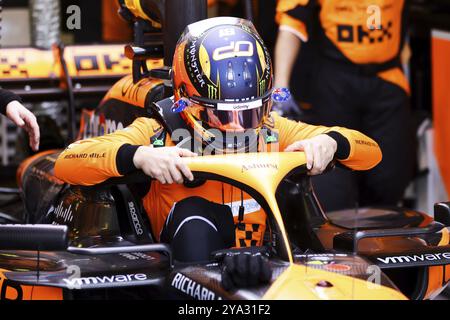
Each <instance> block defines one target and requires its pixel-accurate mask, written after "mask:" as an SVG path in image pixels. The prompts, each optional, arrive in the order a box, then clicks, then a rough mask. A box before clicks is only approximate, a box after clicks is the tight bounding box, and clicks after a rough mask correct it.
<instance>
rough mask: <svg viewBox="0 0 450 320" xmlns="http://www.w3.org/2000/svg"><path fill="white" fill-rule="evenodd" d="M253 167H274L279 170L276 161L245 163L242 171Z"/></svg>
mask: <svg viewBox="0 0 450 320" xmlns="http://www.w3.org/2000/svg"><path fill="white" fill-rule="evenodd" d="M253 169H274V170H278V165H277V164H275V163H251V164H243V165H242V169H241V172H245V171H248V170H253Z"/></svg>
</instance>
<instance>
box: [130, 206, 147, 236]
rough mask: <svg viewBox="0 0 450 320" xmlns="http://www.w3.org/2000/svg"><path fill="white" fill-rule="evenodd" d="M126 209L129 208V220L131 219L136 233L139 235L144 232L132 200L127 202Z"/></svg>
mask: <svg viewBox="0 0 450 320" xmlns="http://www.w3.org/2000/svg"><path fill="white" fill-rule="evenodd" d="M128 209H129V210H130V215H131V220H132V221H133V226H134V231H135V232H136V234H137V235H139V236H141V235H143V234H144V230H143V229H142V225H141V222H140V221H139V218H138V216H137V213H136V207H135V205H134V203H133V202H132V201H129V202H128Z"/></svg>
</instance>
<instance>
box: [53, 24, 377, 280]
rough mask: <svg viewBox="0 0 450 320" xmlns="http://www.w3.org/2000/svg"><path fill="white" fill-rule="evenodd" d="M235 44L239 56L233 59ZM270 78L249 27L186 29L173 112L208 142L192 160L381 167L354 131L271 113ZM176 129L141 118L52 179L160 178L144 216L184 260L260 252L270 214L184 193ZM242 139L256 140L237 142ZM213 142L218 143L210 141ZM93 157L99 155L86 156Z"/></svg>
mask: <svg viewBox="0 0 450 320" xmlns="http://www.w3.org/2000/svg"><path fill="white" fill-rule="evenodd" d="M230 43H234V44H235V43H239V44H240V45H241V47H240V48H238V49H235V47H233V48H232V50H233V51H231V52H230ZM271 70H272V67H271V60H270V57H269V55H268V52H267V50H266V48H265V46H264V44H263V42H262V40H261V38H260V37H259V35H258V34H257V32H256V30H255V29H254V27H253V25H252V24H251V23H250V22H247V21H245V20H240V19H234V18H225V19H224V18H214V19H208V20H204V21H200V22H197V23H195V24H193V25H190V26H188V28H187V29H186V31H185V33H184V34H183V36H182V38H181V39H180V41H179V42H178V45H177V48H176V50H175V56H174V65H173V88H174V93H175V95H174V99H175V101H177V103H175V104H174V106H173V107H172V111H173V112H174V113H173V115H174V116H177V117H178V118H177V119H178V120H179V121H178V123H180V126H181V127H182V128H183V127H186V128H188V129H189V130H191V132H192V137H193V139H197V138H199V137H200V138H201V139H202V140H201V142H202V143H201V144H200V146H201V149H200V150H193V149H191V150H192V151H195V152H196V153H198V154H202V151H203V150H205V149H206V148H210V147H211V146H214V149H215V150H216V152H219V151H220V152H236V151H238V152H239V151H241V152H245V151H248V150H267V149H268V147H270V149H271V148H276V149H279V150H284V151H304V152H305V153H306V157H307V167H308V169H309V170H310V173H311V174H319V173H321V172H322V171H323V170H324V169H325V168H326V167H327V165H328V164H329V163H330V161H332V160H333V159H334V158H336V159H338V160H339V161H340V162H341V163H342V164H343V165H345V166H348V167H349V168H352V169H355V170H365V169H370V168H372V167H374V166H375V165H376V164H377V163H378V162H379V161H380V160H381V152H380V149H379V148H378V145H377V144H376V142H375V141H373V140H372V139H370V138H368V137H367V136H365V135H363V134H361V133H359V132H357V131H354V130H349V129H345V128H341V127H330V128H329V127H323V126H312V125H308V124H304V123H298V122H294V121H291V120H288V119H285V118H282V117H280V116H278V115H277V114H274V113H270V114H269V111H270V108H271V105H272V100H271V94H272V73H271ZM167 100H169V99H166V100H163V102H160V103H161V104H162V103H164V101H167ZM170 106H172V102H170ZM245 106H247V107H245ZM236 110H240V111H236ZM178 112H179V113H178ZM200 120H201V121H202V122H199V121H200ZM170 126H171V124H170V123H168V124H167V125H165V126H163V125H162V124H161V123H158V122H157V121H156V120H154V119H149V118H138V119H136V120H135V121H134V122H133V124H131V125H130V126H129V127H127V128H125V129H124V130H119V131H116V132H114V133H112V134H109V135H106V136H102V137H97V138H92V139H88V140H82V141H79V142H77V143H73V144H72V145H70V146H69V147H68V148H67V149H66V150H65V151H63V152H62V153H61V154H60V156H59V157H58V159H57V161H56V164H55V175H56V176H57V177H58V178H60V179H62V180H64V181H65V182H67V183H70V184H76V185H93V184H98V183H100V182H102V181H104V180H106V179H108V178H110V177H118V176H122V175H125V174H127V173H130V172H132V171H135V170H137V169H140V170H142V171H143V172H144V173H146V174H147V175H149V176H150V177H153V178H155V179H156V180H154V181H152V182H151V185H150V188H149V190H148V191H146V192H145V194H143V204H144V208H145V210H146V212H147V214H148V215H149V219H150V221H151V225H152V229H153V234H154V235H155V236H156V237H158V240H160V241H162V242H167V243H171V245H172V248H173V252H174V257H175V258H176V259H178V260H182V261H199V260H207V259H208V257H209V254H210V252H212V251H214V250H218V249H223V248H229V247H233V246H238V247H245V246H259V245H261V244H262V240H263V234H264V231H265V225H266V215H265V213H264V211H263V210H262V209H261V207H260V206H259V205H258V204H257V203H256V201H255V200H253V199H252V198H251V197H250V196H249V195H248V194H246V193H244V192H241V190H239V189H237V188H235V187H232V186H231V185H228V184H225V183H222V182H218V181H206V182H204V183H202V184H197V185H195V186H192V185H191V186H189V187H187V186H186V184H183V176H184V177H186V178H187V179H188V180H192V179H193V176H192V173H191V172H190V171H189V169H188V167H187V166H186V164H185V163H184V162H183V158H184V157H192V156H195V155H196V153H193V152H192V151H189V150H186V149H181V148H178V147H175V146H174V144H175V143H174V141H173V140H172V138H173V137H172V136H171V135H170V133H169V132H168V130H166V129H165V128H166V127H170ZM213 129H214V130H213ZM217 130H220V132H223V133H224V138H223V137H219V136H218V135H217ZM244 130H246V132H245V134H246V136H247V137H250V138H249V139H247V140H242V141H244V142H242V141H241V139H236V140H235V139H234V138H235V137H236V135H238V137H239V133H242V132H243V131H244ZM213 131H216V134H215V135H214V133H213ZM262 132H264V135H263V134H262ZM251 133H254V134H255V137H256V139H252V138H251ZM211 135H214V137H215V139H207V138H206V137H207V136H211ZM229 137H231V138H229ZM267 137H271V138H270V139H267ZM241 142H242V143H241ZM194 145H195V144H194ZM190 147H192V145H190ZM192 148H193V147H192ZM253 148H255V149H253ZM271 150H272V149H271ZM93 154H95V155H100V156H95V157H90V156H89V155H93ZM175 183H176V184H175ZM242 203H245V204H246V205H245V206H243V207H242V209H244V210H243V211H242V212H241V210H242V209H240V208H239V206H240V205H241V204H242ZM206 239H208V240H206ZM254 272H256V273H257V271H254Z"/></svg>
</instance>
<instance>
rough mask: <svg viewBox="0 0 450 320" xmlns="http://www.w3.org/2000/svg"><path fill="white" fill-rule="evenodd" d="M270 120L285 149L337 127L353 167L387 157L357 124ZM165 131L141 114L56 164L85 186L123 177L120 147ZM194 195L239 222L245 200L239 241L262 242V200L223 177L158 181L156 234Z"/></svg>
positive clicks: (150, 204)
mask: <svg viewBox="0 0 450 320" xmlns="http://www.w3.org/2000/svg"><path fill="white" fill-rule="evenodd" d="M265 126H266V127H267V128H270V129H271V130H272V131H273V132H277V134H278V142H276V143H277V147H278V150H280V151H281V150H284V149H285V148H286V147H287V146H288V145H290V144H292V143H293V142H295V141H298V140H302V139H308V138H312V137H314V136H317V135H319V134H322V133H328V134H331V133H333V134H337V135H338V136H339V137H341V139H342V140H345V144H346V146H347V149H348V150H347V152H346V157H345V158H343V159H339V158H338V160H339V161H340V162H341V163H342V164H344V165H345V166H347V167H349V168H350V169H354V170H367V169H370V168H372V167H374V166H376V165H377V164H378V163H379V162H380V161H381V151H380V149H379V147H378V144H377V143H376V142H375V141H373V140H372V139H370V138H369V137H367V136H365V135H363V134H361V133H360V132H358V131H355V130H349V129H346V128H341V127H330V128H328V127H323V126H312V125H308V124H305V123H301V122H295V121H291V120H288V119H286V118H282V117H280V116H278V115H277V114H275V113H271V115H270V117H269V118H268V119H266V121H265ZM162 132H165V130H164V129H163V127H162V126H161V125H160V124H159V123H158V122H157V121H156V120H154V119H150V118H137V119H136V120H135V121H134V122H133V123H132V124H131V125H130V126H128V127H127V128H125V129H123V130H118V131H116V132H114V133H111V134H108V135H105V136H100V137H95V138H91V139H86V140H80V141H77V142H75V143H72V144H71V145H70V146H69V147H67V149H66V150H64V151H63V152H62V153H61V154H60V155H59V157H58V159H57V161H56V164H55V175H56V176H57V177H58V178H60V179H62V180H63V181H65V182H67V183H69V184H73V185H84V186H89V185H95V184H98V183H101V182H102V181H105V180H106V179H108V178H111V177H119V176H121V173H120V172H119V169H118V165H117V157H118V153H119V149H121V147H123V146H124V145H126V144H128V145H131V146H141V145H147V146H148V145H151V144H152V143H153V142H154V141H155V139H157V138H158V137H160V136H161V133H162ZM164 139H165V145H166V146H173V145H174V144H173V142H172V140H171V138H170V136H169V134H166V135H165V138H164ZM339 143H342V142H338V146H339ZM271 149H272V150H273V148H271ZM133 154H134V153H133ZM133 154H131V155H130V154H129V155H128V156H129V157H130V158H131V159H129V160H128V161H132V156H133ZM191 196H200V197H203V198H205V199H207V200H209V201H213V202H216V203H219V204H226V205H229V206H230V207H231V209H232V212H233V215H234V219H235V222H236V221H237V216H238V207H239V206H240V205H241V200H243V201H244V208H245V211H244V220H243V225H244V226H245V228H242V227H241V228H237V229H236V246H240V247H243V246H250V245H261V243H262V240H263V235H264V231H265V225H266V222H265V221H266V216H265V213H264V212H263V210H262V209H261V207H260V206H259V204H258V203H256V201H255V200H253V199H252V198H251V197H250V196H249V195H248V194H246V193H243V194H242V196H243V198H241V191H240V190H239V189H237V188H236V187H232V186H231V185H228V184H226V183H222V182H218V181H206V182H205V183H204V184H202V185H200V186H197V187H193V188H192V187H189V188H187V187H185V186H183V185H179V184H171V185H168V184H161V183H160V182H159V181H156V180H154V181H152V182H151V185H150V189H149V191H148V192H147V194H146V195H145V196H144V197H143V205H144V208H145V210H146V212H147V214H148V216H149V219H150V222H151V225H152V231H153V234H154V235H155V236H156V237H157V238H158V239H159V235H160V232H161V230H162V227H163V225H164V222H165V220H166V218H167V216H168V215H169V212H170V210H171V208H172V206H173V205H174V203H176V202H178V201H180V200H182V199H185V198H188V197H191Z"/></svg>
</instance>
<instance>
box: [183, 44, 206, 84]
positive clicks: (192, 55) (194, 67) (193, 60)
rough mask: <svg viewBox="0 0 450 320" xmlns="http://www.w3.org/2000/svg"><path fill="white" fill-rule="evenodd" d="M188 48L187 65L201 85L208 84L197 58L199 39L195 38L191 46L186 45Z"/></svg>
mask: <svg viewBox="0 0 450 320" xmlns="http://www.w3.org/2000/svg"><path fill="white" fill-rule="evenodd" d="M186 50H187V59H188V61H187V63H186V65H187V67H188V69H189V71H190V74H191V76H192V77H193V78H194V79H195V80H196V81H197V82H198V83H199V85H200V87H202V88H203V87H204V86H205V85H206V82H205V80H204V79H203V76H202V73H201V72H200V69H199V65H200V63H199V61H198V58H197V39H196V40H193V41H192V43H191V44H190V46H189V47H186Z"/></svg>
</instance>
